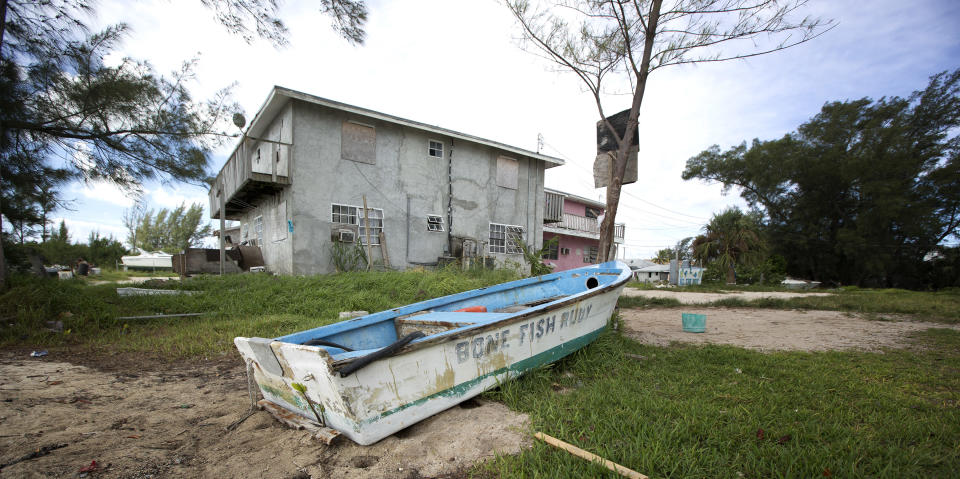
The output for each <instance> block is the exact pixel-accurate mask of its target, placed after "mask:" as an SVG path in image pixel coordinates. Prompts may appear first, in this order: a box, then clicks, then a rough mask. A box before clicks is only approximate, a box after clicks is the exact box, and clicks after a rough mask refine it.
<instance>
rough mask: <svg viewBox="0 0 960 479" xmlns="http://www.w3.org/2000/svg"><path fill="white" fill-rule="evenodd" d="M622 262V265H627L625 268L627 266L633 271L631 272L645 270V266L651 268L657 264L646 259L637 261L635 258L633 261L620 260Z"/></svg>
mask: <svg viewBox="0 0 960 479" xmlns="http://www.w3.org/2000/svg"><path fill="white" fill-rule="evenodd" d="M622 261H623V262H624V263H627V266H629V267H630V269H633V270H637V269H640V268H646V267H647V266H653V265H655V264H657V263H654V262H653V261H650V260H648V259H637V258H635V259H624V260H622Z"/></svg>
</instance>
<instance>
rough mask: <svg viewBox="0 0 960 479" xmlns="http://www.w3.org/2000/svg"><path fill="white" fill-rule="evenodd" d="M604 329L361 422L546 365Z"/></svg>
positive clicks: (595, 336)
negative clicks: (485, 381) (495, 377)
mask: <svg viewBox="0 0 960 479" xmlns="http://www.w3.org/2000/svg"><path fill="white" fill-rule="evenodd" d="M603 330H604V328H600V329H598V330H596V331H593V332H592V333H588V334H585V335H583V336H580V337H579V338H576V339H571V340H570V341H567V342H565V343H563V344H561V345H559V346H556V347H553V348H550V349H548V350H546V351H544V352H542V353H540V354H536V355H534V356H530V357H529V358H527V359H523V360H520V361H517V362H516V363H514V364H511V365H510V366H507V367H505V368H500V369H497V370H494V371H491V372H489V373H487V374H484V375H482V376H477V377H476V378H473V379H471V380H469V381H464V382H462V383H460V384H457V385H456V386H454V387H452V388H450V389H444V390H443V391H440V392H438V393H434V394H431V395H429V396H426V397H423V398H420V399H417V400H416V401H413V402H409V403H407V404H404V405H401V406H397V407H395V408H393V409H391V410H389V411H387V412H384V413H382V414H380V415H379V416H377V417H374V418H371V419H366V420H364V421H362V422H360V424H371V423H374V422H377V421H379V420H381V419H383V418H385V417H387V416H390V415H391V414H396V413H398V412H400V411H403V410H404V409H407V408H411V407H413V406H419V405H421V404H423V403H425V402H427V401H429V400H431V399H434V398H438V397H450V396H463V395H464V394H465V393H466V392H467V391H469V390H470V389H473V387H474V386H476V385H477V384H479V383H480V382H481V381H483V380H484V379H486V378H488V377H490V376H499V375H501V374H505V373H508V372H511V373H518V374H519V373H523V372H525V371H528V370H530V369H533V368H535V367H537V366H541V365H544V364H550V363H552V362H554V361H556V360H558V359H560V358H562V357H564V356H566V355H568V354H570V353H572V352H574V351H576V350H578V349H580V348H582V347H584V346H586V345H588V344H590V343H591V342H593V340H594V339H597V336H600V333H601V332H602V331H603Z"/></svg>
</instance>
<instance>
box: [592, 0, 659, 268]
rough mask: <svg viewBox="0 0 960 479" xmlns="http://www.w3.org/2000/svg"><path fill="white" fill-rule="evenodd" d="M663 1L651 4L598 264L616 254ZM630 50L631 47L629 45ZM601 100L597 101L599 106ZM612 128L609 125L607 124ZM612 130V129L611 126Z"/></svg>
mask: <svg viewBox="0 0 960 479" xmlns="http://www.w3.org/2000/svg"><path fill="white" fill-rule="evenodd" d="M662 3H663V1H662V0H654V1H653V3H651V4H650V14H649V16H648V17H647V31H646V36H645V38H644V44H643V59H642V60H641V62H640V71H639V74H638V75H637V87H636V89H635V90H634V92H633V104H631V105H630V116H629V117H628V118H627V128H626V131H625V132H624V134H623V138H620V141H619V143H618V145H617V146H618V148H617V156H616V158H615V159H614V163H613V165H612V166H613V167H612V168H610V170H611V176H612V178H611V180H610V184H609V186H607V209H606V211H605V212H604V215H603V222H602V223H601V224H600V254H598V255H597V261H598V262H603V261H609V260H610V259H611V258H610V252H611V251H613V248H612V246H613V233H614V230H615V225H616V219H617V207H618V206H619V204H620V190H621V189H622V188H623V176H624V175H625V174H626V172H627V158H628V156H629V154H630V145H631V143H633V137H634V135H636V134H637V119H638V118H639V117H640V105H641V104H643V93H644V91H646V89H647V77H648V76H649V74H650V55H651V53H652V52H653V40H654V39H655V38H656V35H657V25H658V23H659V21H660V5H661V4H662ZM627 48H630V47H629V46H627ZM599 101H600V100H599V99H598V100H597V102H598V103H599ZM608 125H609V123H608ZM608 128H609V126H608Z"/></svg>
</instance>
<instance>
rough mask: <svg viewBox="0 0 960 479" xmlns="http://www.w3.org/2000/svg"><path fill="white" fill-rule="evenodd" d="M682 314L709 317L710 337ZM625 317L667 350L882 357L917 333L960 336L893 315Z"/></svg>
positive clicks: (651, 313) (636, 333)
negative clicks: (686, 347) (690, 327)
mask: <svg viewBox="0 0 960 479" xmlns="http://www.w3.org/2000/svg"><path fill="white" fill-rule="evenodd" d="M693 294H697V293H693ZM681 313H698V314H706V315H707V330H706V332H704V333H687V332H684V331H683V330H682V325H681V321H680V314H681ZM620 314H621V316H622V317H623V321H624V332H625V333H626V334H627V335H628V336H630V337H632V338H634V339H636V340H637V341H640V342H641V343H645V344H654V345H658V346H666V345H669V344H670V343H671V342H673V341H679V342H685V343H701V344H702V343H713V344H732V345H734V346H741V347H744V348H750V349H758V350H761V351H763V350H803V351H827V350H845V349H856V350H865V351H879V350H881V349H883V348H903V347H907V346H909V345H910V341H909V338H908V335H909V333H911V332H914V331H921V330H925V329H928V328H951V329H955V330H960V325H945V324H939V323H925V322H920V321H911V320H909V318H904V317H896V316H890V315H887V320H884V321H878V320H868V319H865V318H863V317H862V316H860V315H857V314H852V313H842V312H837V311H799V310H779V309H747V308H744V309H740V308H705V307H689V306H688V307H683V308H656V309H624V310H622V311H621V312H620Z"/></svg>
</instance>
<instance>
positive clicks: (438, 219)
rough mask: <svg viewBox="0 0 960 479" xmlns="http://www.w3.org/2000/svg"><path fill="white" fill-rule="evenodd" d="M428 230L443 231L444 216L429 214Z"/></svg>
mask: <svg viewBox="0 0 960 479" xmlns="http://www.w3.org/2000/svg"><path fill="white" fill-rule="evenodd" d="M427 231H443V217H442V216H440V215H427Z"/></svg>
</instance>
